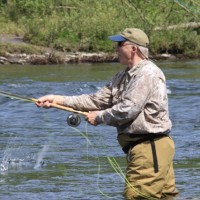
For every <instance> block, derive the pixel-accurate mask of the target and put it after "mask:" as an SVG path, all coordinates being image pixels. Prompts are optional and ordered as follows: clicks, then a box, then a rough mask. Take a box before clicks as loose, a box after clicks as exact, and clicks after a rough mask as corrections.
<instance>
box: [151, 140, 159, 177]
mask: <svg viewBox="0 0 200 200" xmlns="http://www.w3.org/2000/svg"><path fill="white" fill-rule="evenodd" d="M150 142H151V150H152V156H153V166H154V172H155V173H157V172H158V159H157V154H156V146H155V142H154V139H151V140H150Z"/></svg>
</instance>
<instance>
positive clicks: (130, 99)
mask: <svg viewBox="0 0 200 200" xmlns="http://www.w3.org/2000/svg"><path fill="white" fill-rule="evenodd" d="M153 82H154V81H153V77H152V76H148V75H140V77H138V78H137V79H134V78H132V80H130V82H129V84H128V85H127V88H126V90H125V91H124V94H123V95H122V99H121V101H120V102H119V103H118V104H116V105H114V106H113V107H111V108H108V109H106V110H104V111H100V112H99V113H98V121H99V123H105V124H108V125H111V126H118V125H123V124H125V123H127V122H130V121H134V120H135V119H136V118H137V116H138V115H139V114H140V112H141V111H142V110H143V109H144V107H145V104H146V103H147V101H148V99H149V98H150V95H151V92H152V90H153V85H154V83H153Z"/></svg>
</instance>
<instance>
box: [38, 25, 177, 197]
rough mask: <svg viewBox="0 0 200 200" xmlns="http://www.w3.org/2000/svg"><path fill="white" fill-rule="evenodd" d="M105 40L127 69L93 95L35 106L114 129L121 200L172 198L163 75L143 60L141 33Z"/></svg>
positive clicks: (144, 40)
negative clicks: (77, 113)
mask: <svg viewBox="0 0 200 200" xmlns="http://www.w3.org/2000/svg"><path fill="white" fill-rule="evenodd" d="M109 39H110V40H112V41H114V42H117V53H118V56H119V62H120V63H121V64H122V65H125V67H126V68H125V69H124V70H123V71H121V72H119V73H117V74H116V75H115V76H114V77H113V79H112V80H111V81H110V82H109V83H108V84H107V85H106V86H105V87H103V88H101V89H100V90H99V91H97V92H96V93H95V94H91V95H85V94H84V95H80V96H71V97H70V96H60V95H47V96H44V97H41V98H39V100H38V102H37V105H38V106H41V107H50V105H51V103H57V104H60V105H64V106H68V107H72V108H74V109H77V110H81V111H89V112H88V114H87V116H86V120H87V121H88V122H89V123H90V124H92V125H95V126H96V125H98V124H101V123H104V124H107V125H111V126H115V127H116V128H117V131H118V141H119V144H120V145H121V147H122V149H123V150H124V152H125V153H126V154H127V165H128V166H127V175H126V186H125V190H124V196H125V198H126V199H146V198H151V199H161V198H165V197H167V198H168V197H174V196H176V195H177V194H178V192H177V190H176V188H175V179H174V171H173V163H172V162H173V157H174V143H173V141H172V139H171V138H170V137H169V133H170V129H171V121H170V119H169V114H168V98H167V93H166V81H165V76H164V74H163V73H162V71H161V70H160V69H159V68H158V67H157V66H156V65H155V64H154V63H152V62H151V61H150V60H149V59H148V44H149V39H148V37H147V35H146V34H145V33H144V32H143V31H142V30H140V29H137V28H127V29H125V30H124V31H123V32H122V33H120V34H119V35H114V36H110V37H109Z"/></svg>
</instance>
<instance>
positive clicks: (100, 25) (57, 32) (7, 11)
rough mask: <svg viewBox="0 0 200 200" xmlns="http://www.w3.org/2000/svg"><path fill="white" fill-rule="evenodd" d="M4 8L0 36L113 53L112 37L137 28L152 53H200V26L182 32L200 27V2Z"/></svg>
mask: <svg viewBox="0 0 200 200" xmlns="http://www.w3.org/2000/svg"><path fill="white" fill-rule="evenodd" d="M0 6H1V7H0V26H1V29H0V35H4V34H12V35H16V36H23V37H24V40H25V41H26V42H28V43H30V44H33V45H38V46H45V47H51V48H54V49H57V50H61V51H65V52H73V51H85V52H98V51H104V52H111V51H113V43H112V42H110V41H109V40H108V39H107V38H108V36H109V35H112V34H116V33H117V32H119V31H121V30H123V29H124V28H126V27H138V28H141V29H143V30H144V31H145V32H146V33H147V34H148V35H149V37H150V41H151V44H150V51H151V53H152V54H158V53H172V54H182V55H186V56H191V57H195V56H198V55H199V54H200V25H198V26H196V25H197V23H196V24H195V25H194V24H193V25H191V24H190V25H191V26H190V27H187V28H181V27H179V26H181V25H182V24H185V25H186V24H187V23H191V22H198V23H199V22H200V3H199V0H101V1H100V0H99V1H98V0H0ZM170 25H176V28H174V29H167V27H169V26H170ZM158 27H159V29H158Z"/></svg>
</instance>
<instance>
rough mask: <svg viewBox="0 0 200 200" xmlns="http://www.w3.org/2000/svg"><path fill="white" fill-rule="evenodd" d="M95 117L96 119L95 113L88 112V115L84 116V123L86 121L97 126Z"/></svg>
mask: <svg viewBox="0 0 200 200" xmlns="http://www.w3.org/2000/svg"><path fill="white" fill-rule="evenodd" d="M96 117H97V114H96V112H89V113H88V114H87V115H86V117H85V119H86V121H88V122H89V123H90V124H91V125H93V126H97V125H98V124H97V121H96Z"/></svg>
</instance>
